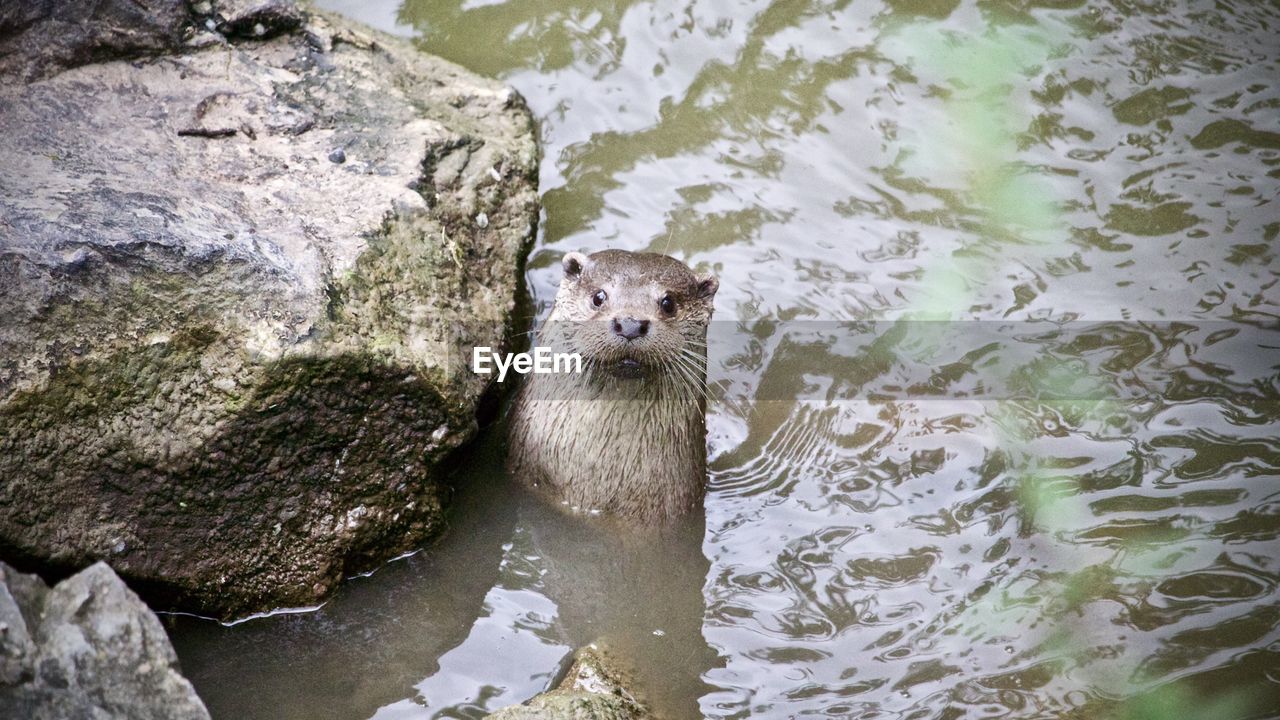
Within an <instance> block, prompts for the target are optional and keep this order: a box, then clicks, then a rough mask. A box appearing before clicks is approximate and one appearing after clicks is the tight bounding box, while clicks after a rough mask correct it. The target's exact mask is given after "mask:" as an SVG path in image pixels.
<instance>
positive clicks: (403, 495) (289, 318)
mask: <svg viewBox="0 0 1280 720" xmlns="http://www.w3.org/2000/svg"><path fill="white" fill-rule="evenodd" d="M149 1H150V2H151V4H155V5H157V7H158V9H157V10H156V12H157V13H158V15H157V17H159V16H164V17H167V15H164V13H166V12H170V13H172V12H177V11H176V10H174V8H175V7H179V6H180V7H181V10H182V12H181V16H182V18H184V22H186V23H187V25H186V26H184V29H183V30H182V32H181V33H180V41H175V40H174V31H173V28H172V27H171V24H163V27H162V28H161V29H159V30H156V31H155V32H154V33H153V35H152V36H150V38H149V39H148V38H146V37H143V38H141V39H139V37H137V35H136V33H135V34H131V35H129V41H128V43H126V44H125V45H122V46H120V47H118V48H117V49H118V50H119V54H120V56H121V57H124V58H126V59H122V60H111V59H107V58H108V57H109V52H108V50H109V48H110V42H111V40H110V38H111V37H112V36H111V34H110V33H105V34H104V33H99V34H98V36H101V37H106V38H108V39H107V40H103V41H101V42H100V43H99V45H97V46H95V47H96V48H97V49H96V50H95V51H94V53H92V54H89V55H85V54H84V53H80V54H78V55H76V54H74V53H72V55H74V57H75V61H74V62H72V61H65V62H64V61H62V60H59V61H57V62H54V61H53V60H48V61H42V62H41V63H36V64H34V65H33V64H30V63H27V64H24V63H21V62H19V61H18V60H17V59H15V58H14V57H12V56H10V57H7V58H6V59H4V60H3V61H0V72H9V73H11V75H10V79H7V80H5V81H4V82H3V83H0V156H3V157H5V158H6V163H7V166H8V167H7V169H6V172H5V173H4V174H3V176H0V556H2V557H8V558H10V559H17V560H20V561H22V562H25V563H29V564H33V565H40V566H45V567H50V568H56V569H63V570H71V569H76V568H79V567H84V566H86V565H88V564H89V563H91V562H93V561H95V560H98V559H109V560H110V562H111V563H112V565H113V567H115V569H116V570H117V571H118V572H119V573H120V574H121V575H122V576H124V577H126V578H127V579H129V580H130V583H131V585H133V586H134V587H135V588H137V589H138V590H139V591H140V592H142V593H143V594H144V596H146V597H147V598H148V600H149V601H151V602H153V603H155V604H157V605H158V606H161V607H169V608H179V609H183V610H188V611H194V612H199V613H203V614H210V615H214V616H218V617H224V618H226V617H233V616H238V615H243V614H245V613H248V612H253V611H258V610H263V609H268V608H271V607H278V606H282V605H293V606H296V605H307V604H312V603H315V602H317V601H319V600H320V599H322V598H323V597H324V596H325V595H326V594H327V593H328V592H329V591H331V590H332V589H333V587H334V586H335V585H336V584H337V582H338V581H339V580H341V578H343V577H345V576H347V575H350V574H353V573H355V572H360V571H363V570H367V569H369V568H371V567H373V566H374V565H375V564H376V563H378V562H381V561H382V560H384V559H386V558H388V557H391V556H394V555H396V554H398V553H401V552H403V551H405V550H408V549H410V548H412V547H415V546H417V545H418V544H420V543H421V542H422V541H423V540H424V539H425V538H426V537H428V536H429V535H430V534H431V533H432V532H434V531H435V530H437V529H438V528H439V527H440V526H441V524H442V515H441V509H442V507H443V505H444V503H445V501H446V499H447V493H448V490H447V487H445V486H444V485H443V484H442V483H441V482H440V480H441V477H440V476H441V469H440V462H441V460H442V459H443V458H444V457H445V456H447V454H448V453H449V452H450V451H452V450H453V449H455V448H457V447H458V446H459V445H460V444H462V443H463V442H465V441H466V440H467V439H469V438H470V437H471V436H472V435H473V434H474V432H475V430H476V409H477V407H478V404H479V402H480V401H481V398H482V396H483V394H484V393H485V392H486V391H487V389H488V381H487V378H484V377H479V376H476V375H474V374H473V373H471V372H470V371H469V369H468V368H467V366H466V363H465V359H466V358H467V357H469V352H470V348H471V347H472V346H474V345H490V346H502V345H503V344H504V342H505V339H506V337H507V335H508V331H509V320H510V314H511V311H512V309H513V306H514V300H515V296H516V291H517V287H518V282H519V275H520V273H519V268H520V265H521V263H522V259H523V257H524V254H525V253H526V252H527V249H528V246H529V244H530V243H531V241H532V238H533V233H534V231H535V227H536V221H537V214H538V204H537V194H536V182H537V161H538V157H537V145H536V137H535V132H534V126H533V123H532V120H531V117H530V115H529V112H528V110H527V108H526V107H525V105H524V103H523V100H522V99H521V98H520V96H519V95H518V94H516V93H515V92H514V91H512V90H511V89H510V88H507V87H505V86H503V85H501V84H499V83H496V82H493V81H490V80H485V79H482V78H479V77H476V76H474V75H472V74H470V73H468V72H467V71H465V70H463V69H461V68H458V67H457V66H454V65H451V64H449V63H447V62H445V61H443V60H440V59H438V58H434V57H431V56H428V55H425V54H422V53H420V52H418V51H417V50H416V49H414V48H413V47H412V46H411V45H409V44H408V43H406V42H404V41H401V40H398V39H395V38H391V37H389V36H386V35H383V34H379V33H377V32H375V31H372V30H368V29H365V28H362V27H359V26H357V25H354V24H352V23H349V22H347V21H344V20H339V19H337V18H334V17H330V16H327V15H323V14H315V13H307V12H303V11H301V10H299V9H298V8H296V7H294V6H293V5H292V4H291V3H287V2H280V1H279V0H272V1H270V2H256V3H255V2H228V1H227V0H223V1H222V2H207V3H195V4H194V5H193V6H192V7H191V8H188V7H187V5H186V3H184V2H178V0H171V2H169V3H168V4H165V3H164V2H161V0H149ZM116 5H129V3H126V2H124V1H123V0H120V2H118V3H117V2H105V3H98V4H96V5H95V7H98V8H99V9H98V11H97V12H98V13H99V15H103V14H106V15H110V14H111V12H114V11H113V10H112V8H114V7H115V6H116ZM159 6H163V7H159ZM59 12H62V11H59ZM119 12H120V13H125V14H127V9H125V10H119ZM282 13H283V15H282ZM54 14H55V15H56V14H57V13H54ZM286 16H287V17H286ZM264 18H275V20H272V21H271V22H269V23H267V24H263V22H264ZM282 18H283V19H282ZM289 18H295V19H296V22H293V21H292V20H289ZM27 20H30V18H27ZM251 20H252V21H253V24H251V25H248V26H247V27H249V28H250V29H249V31H247V32H244V31H243V28H244V27H246V26H245V25H243V23H247V22H249V21H251ZM47 21H48V18H46V19H45V20H39V19H38V18H37V19H36V20H30V22H26V21H25V20H24V22H26V24H25V25H21V24H13V23H11V24H10V25H5V22H4V19H3V18H0V29H4V28H10V30H12V27H19V26H20V27H19V30H17V32H18V34H19V35H22V33H23V32H26V33H34V32H41V31H42V29H47V26H46V25H42V24H41V23H42V22H47ZM259 25H261V26H262V27H263V28H264V31H263V32H260V33H259V32H255V31H254V30H253V28H254V27H255V26H259ZM267 25H270V27H267ZM22 28H26V30H25V31H24V30H22ZM237 28H239V29H237ZM139 32H145V28H143V29H142V30H139ZM0 35H3V33H2V32H0ZM95 37H97V36H95ZM104 43H105V45H104ZM15 48H16V50H15ZM104 48H106V49H104ZM0 50H10V51H12V52H20V53H26V54H27V55H28V56H38V55H40V53H41V52H42V51H41V49H40V45H39V43H38V42H37V40H34V39H31V38H28V37H25V36H23V37H18V38H17V39H16V40H15V39H14V38H13V37H0ZM55 50H56V48H55ZM59 52H60V53H61V54H58V53H54V54H55V55H56V56H57V57H58V58H61V57H63V56H67V55H68V53H67V52H62V51H59ZM55 59H56V58H55ZM82 61H83V62H82ZM37 65H38V66H39V68H40V69H39V70H38V71H36V70H32V69H31V68H33V67H36V66H37ZM15 79H18V80H23V81H22V82H14V81H13V80H15ZM339 149H340V150H342V155H343V159H344V162H341V163H339V162H336V161H334V160H332V159H331V157H330V156H331V155H333V154H334V152H335V150H339ZM479 213H483V214H484V215H485V216H486V218H487V219H488V222H487V223H486V224H485V226H484V227H480V225H479V224H478V223H476V222H475V221H474V218H475V217H476V216H477V214H479Z"/></svg>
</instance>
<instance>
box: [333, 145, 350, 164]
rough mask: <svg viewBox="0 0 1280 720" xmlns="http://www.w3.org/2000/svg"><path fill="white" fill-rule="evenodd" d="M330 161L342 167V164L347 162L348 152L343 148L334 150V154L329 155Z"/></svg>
mask: <svg viewBox="0 0 1280 720" xmlns="http://www.w3.org/2000/svg"><path fill="white" fill-rule="evenodd" d="M329 161H330V162H334V163H337V164H339V165H341V164H342V163H344V162H346V161H347V153H346V151H345V150H343V149H342V148H338V149H337V150H334V151H333V152H331V153H329Z"/></svg>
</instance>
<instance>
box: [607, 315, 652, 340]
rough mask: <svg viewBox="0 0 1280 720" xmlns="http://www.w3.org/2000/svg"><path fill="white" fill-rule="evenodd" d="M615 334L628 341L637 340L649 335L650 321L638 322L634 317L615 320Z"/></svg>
mask: <svg viewBox="0 0 1280 720" xmlns="http://www.w3.org/2000/svg"><path fill="white" fill-rule="evenodd" d="M613 334H614V335H617V336H618V337H622V338H626V339H628V340H635V339H636V338H638V337H644V336H645V335H648V334H649V321H648V320H637V319H635V318H633V317H625V318H614V319H613Z"/></svg>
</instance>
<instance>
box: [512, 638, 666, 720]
mask: <svg viewBox="0 0 1280 720" xmlns="http://www.w3.org/2000/svg"><path fill="white" fill-rule="evenodd" d="M627 685H628V682H627V680H626V676H625V674H624V673H623V672H622V671H620V670H619V669H618V668H617V667H615V666H614V665H613V664H612V663H611V662H610V660H609V659H608V658H607V657H606V656H605V654H604V653H602V652H601V651H600V650H599V649H598V648H595V647H586V648H583V649H582V650H579V651H578V656H577V659H576V660H575V661H574V663H573V667H571V668H569V673H568V675H566V676H565V679H564V680H563V681H562V682H561V683H560V685H559V686H558V687H556V688H555V689H553V690H548V691H547V692H544V693H542V694H541V695H538V696H536V697H534V698H533V699H531V700H529V701H528V702H525V703H522V704H520V705H511V706H509V707H505V708H502V709H501V710H499V711H497V712H495V713H492V714H491V715H489V717H490V718H492V719H493V720H646V719H647V718H649V717H651V716H650V714H649V711H648V710H647V709H646V708H645V707H644V705H642V704H641V703H640V702H639V701H638V700H636V698H635V696H634V695H632V693H631V691H630V690H628V689H627Z"/></svg>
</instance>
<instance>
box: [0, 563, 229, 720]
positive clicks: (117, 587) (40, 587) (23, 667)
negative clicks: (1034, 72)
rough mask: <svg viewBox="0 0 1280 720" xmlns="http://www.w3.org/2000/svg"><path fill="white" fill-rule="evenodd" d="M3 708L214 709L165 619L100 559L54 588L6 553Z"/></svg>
mask: <svg viewBox="0 0 1280 720" xmlns="http://www.w3.org/2000/svg"><path fill="white" fill-rule="evenodd" d="M0 717H4V718H26V719H27V720H64V719H65V718H132V719H133V720H148V719H149V718H155V719H156V720H162V719H163V720H188V719H191V720H200V719H205V720H207V718H208V717H209V713H208V711H206V710H205V707H204V703H202V702H200V698H199V697H197V696H196V691H195V689H194V688H192V687H191V683H189V682H187V680H186V678H184V677H182V675H181V674H180V672H179V670H178V656H177V655H175V654H174V652H173V646H172V645H170V644H169V638H168V636H166V635H165V632H164V628H163V627H161V625H160V620H159V619H158V618H157V617H156V616H155V614H154V613H152V612H151V611H150V610H148V609H147V606H146V605H144V604H142V601H141V600H139V599H138V596H137V595H134V594H133V592H132V591H131V590H129V588H127V587H125V584H124V582H122V581H121V580H120V578H119V576H117V575H116V574H115V573H114V572H112V571H111V568H109V567H107V565H106V564H105V563H97V564H95V565H92V566H90V567H89V568H88V569H86V570H83V571H81V572H80V573H79V574H77V575H74V576H72V577H70V578H67V579H66V580H63V581H62V582H60V583H58V584H57V585H56V586H54V587H53V588H52V589H50V588H49V587H48V586H47V585H45V584H44V582H43V581H42V580H40V578H38V577H36V576H34V575H24V574H22V573H19V572H16V571H15V570H14V569H13V568H11V567H9V566H8V565H5V564H4V563H0Z"/></svg>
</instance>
